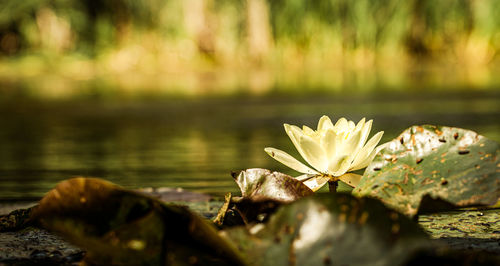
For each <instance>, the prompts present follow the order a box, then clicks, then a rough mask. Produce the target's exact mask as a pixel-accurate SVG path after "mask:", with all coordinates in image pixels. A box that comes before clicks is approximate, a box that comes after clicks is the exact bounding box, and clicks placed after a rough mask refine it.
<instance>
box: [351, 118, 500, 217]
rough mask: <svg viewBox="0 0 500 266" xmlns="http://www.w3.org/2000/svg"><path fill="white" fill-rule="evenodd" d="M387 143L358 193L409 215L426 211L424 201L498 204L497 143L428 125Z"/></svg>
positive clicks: (406, 132)
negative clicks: (423, 205)
mask: <svg viewBox="0 0 500 266" xmlns="http://www.w3.org/2000/svg"><path fill="white" fill-rule="evenodd" d="M386 145H387V146H385V148H384V149H383V150H381V151H380V152H379V153H378V154H377V156H376V157H375V159H374V160H373V161H372V163H371V164H370V165H368V167H367V168H366V171H365V173H364V175H363V178H362V179H361V182H360V183H359V185H358V186H357V187H356V188H355V189H354V190H353V194H354V195H358V196H370V197H375V198H378V199H380V200H382V201H383V202H384V203H385V204H387V205H388V206H390V207H392V208H394V209H396V210H398V211H400V212H402V213H405V214H407V215H409V216H414V215H416V214H417V213H418V212H419V211H420V212H425V211H426V210H425V209H423V207H422V208H420V207H421V205H422V204H421V202H422V200H423V199H426V200H425V201H426V202H427V204H425V206H427V207H426V208H428V207H432V206H433V205H434V206H435V207H436V206H438V203H439V205H440V206H444V207H445V208H449V207H450V205H452V206H458V207H466V206H476V205H493V204H495V203H496V202H497V201H498V199H499V197H500V163H499V151H500V148H499V146H500V145H499V144H498V143H497V142H495V141H492V140H489V139H487V138H485V137H483V136H480V135H478V134H477V133H475V132H473V131H470V130H465V129H460V128H453V127H441V126H431V125H424V126H413V127H411V128H409V129H407V130H405V131H404V132H403V133H402V134H401V135H400V136H399V137H397V138H396V139H394V140H392V141H391V142H389V143H387V144H386ZM428 199H431V200H435V201H436V202H435V203H436V204H432V203H431V204H429V202H428ZM443 203H445V204H443ZM447 205H448V206H447Z"/></svg>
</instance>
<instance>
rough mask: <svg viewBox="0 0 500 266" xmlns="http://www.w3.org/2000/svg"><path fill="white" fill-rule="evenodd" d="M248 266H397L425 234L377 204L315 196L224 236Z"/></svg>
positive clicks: (421, 243) (425, 242) (338, 196)
mask: <svg viewBox="0 0 500 266" xmlns="http://www.w3.org/2000/svg"><path fill="white" fill-rule="evenodd" d="M225 235H226V237H228V238H229V239H232V240H233V241H235V242H236V243H237V244H238V246H239V248H240V249H241V250H242V251H243V252H244V253H246V254H247V257H248V258H251V260H250V261H248V262H249V263H250V264H251V265H400V264H403V263H404V262H405V261H407V260H408V259H410V258H411V257H412V256H413V255H414V254H415V253H416V252H417V251H419V250H421V249H423V248H424V247H427V246H428V245H429V240H428V238H427V236H426V234H425V233H424V232H423V231H422V230H421V229H420V228H419V227H418V225H417V224H416V223H414V222H413V221H411V220H410V219H409V218H407V217H405V216H404V215H401V214H398V213H397V212H395V211H392V210H389V209H388V208H387V207H385V206H384V205H383V204H382V203H381V202H379V201H377V200H374V199H369V198H361V199H359V198H356V197H353V196H351V195H349V194H341V193H338V194H318V195H315V196H311V197H307V198H304V199H301V200H298V201H296V202H294V203H291V204H289V205H285V206H282V207H281V208H280V209H279V210H278V211H277V212H276V213H275V214H274V215H272V217H271V218H270V220H269V221H268V222H267V223H266V224H257V225H256V226H254V227H252V228H251V229H250V230H246V229H245V228H238V229H231V230H227V231H225Z"/></svg>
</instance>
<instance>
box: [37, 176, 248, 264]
mask: <svg viewBox="0 0 500 266" xmlns="http://www.w3.org/2000/svg"><path fill="white" fill-rule="evenodd" d="M33 218H34V219H35V220H37V221H38V222H39V223H40V224H41V225H42V226H43V227H44V228H46V229H48V230H50V231H53V232H56V233H59V234H60V235H62V236H63V237H64V238H65V239H67V240H68V241H70V242H72V243H74V244H75V245H77V246H79V247H82V248H83V249H85V250H86V251H87V256H86V260H87V261H89V262H91V263H97V264H99V265H125V264H126V265H190V264H201V265H212V264H222V265H233V264H236V265H241V264H242V260H241V258H240V256H239V254H238V253H237V251H236V250H235V249H234V247H233V246H232V245H231V244H230V243H228V242H227V241H225V240H224V239H222V238H221V237H220V236H219V235H218V234H217V231H216V230H215V228H214V227H213V226H212V225H211V224H209V223H208V222H207V221H205V220H204V219H202V218H201V217H199V216H198V215H196V214H193V213H192V212H190V211H189V210H188V209H187V208H185V207H181V206H175V205H167V204H163V203H161V202H159V201H158V200H156V199H153V198H150V197H147V196H144V195H141V194H139V193H136V192H132V191H128V190H125V189H123V188H121V187H119V186H116V185H114V184H112V183H109V182H106V181H103V180H99V179H93V178H73V179H69V180H66V181H64V182H62V183H60V184H59V185H57V187H56V188H55V189H53V190H51V191H50V192H49V193H48V194H47V195H46V196H45V197H44V198H43V199H42V200H41V201H40V204H39V205H38V206H37V207H35V209H34V210H33Z"/></svg>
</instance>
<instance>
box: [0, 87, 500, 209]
mask: <svg viewBox="0 0 500 266" xmlns="http://www.w3.org/2000/svg"><path fill="white" fill-rule="evenodd" d="M323 114H327V115H329V116H330V117H332V119H338V118H339V117H342V116H345V117H347V118H349V119H351V120H355V121H358V120H359V119H361V118H362V117H366V118H368V119H374V124H373V129H372V132H376V131H380V130H384V131H385V135H384V138H383V140H382V141H388V140H390V139H392V138H394V137H396V136H397V135H398V134H399V133H400V132H401V131H403V130H404V129H406V128H408V127H409V126H411V125H415V124H441V125H448V126H456V127H462V128H468V129H472V130H475V131H477V132H478V133H480V134H482V135H485V136H487V137H489V138H491V139H493V140H496V141H500V123H499V118H500V93H497V92H495V91H489V92H468V93H466V94H464V93H450V92H447V93H441V94H434V95H433V94H425V95H421V94H418V93H411V94H408V93H407V94H398V95H393V94H387V93H386V94H380V95H376V94H371V95H357V96H349V95H320V94H317V95H313V96H286V97H285V96H282V95H274V96H268V97H243V96H234V97H217V98H206V97H205V98H203V99H194V100H193V99H168V98H161V99H157V100H153V99H148V100H133V101H128V100H124V101H111V100H107V101H92V100H88V99H86V100H73V101H58V102H48V101H29V100H19V99H18V100H12V101H3V102H2V103H1V106H0V122H1V125H0V199H27V198H37V197H41V196H43V194H44V193H45V192H47V191H48V190H49V189H50V188H52V187H53V186H54V185H55V184H57V182H59V181H61V180H64V179H66V178H69V177H72V176H94V177H102V178H105V179H107V180H110V181H112V182H115V183H118V184H120V185H122V186H125V187H129V188H136V187H182V188H185V189H189V190H194V191H201V192H207V193H212V194H217V195H221V194H223V193H225V192H227V191H231V192H236V191H237V190H238V189H237V187H236V185H235V184H234V182H233V181H232V178H231V176H230V172H231V171H235V170H239V169H245V168H252V167H262V168H269V169H273V170H278V171H283V172H286V173H289V174H293V175H295V174H296V173H294V172H293V171H291V170H289V169H287V168H286V167H284V166H283V165H281V164H279V163H277V162H275V161H274V160H273V159H271V158H270V157H268V155H267V154H266V153H265V152H264V151H263V149H264V147H267V146H273V147H276V148H280V149H283V150H285V151H288V152H290V153H291V154H294V155H295V154H296V152H295V150H294V148H293V146H292V144H291V142H290V141H289V139H288V137H287V136H286V134H285V133H284V130H283V126H282V124H283V123H285V122H286V123H290V124H296V125H303V124H306V125H309V126H311V127H315V126H316V123H317V120H318V119H319V117H320V116H321V115H323ZM372 135H373V133H372Z"/></svg>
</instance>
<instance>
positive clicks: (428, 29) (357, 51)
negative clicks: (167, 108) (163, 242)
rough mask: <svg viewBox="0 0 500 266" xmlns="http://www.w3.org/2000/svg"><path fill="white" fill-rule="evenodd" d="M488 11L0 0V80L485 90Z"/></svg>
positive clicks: (495, 37) (498, 46) (491, 24)
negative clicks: (474, 88)
mask: <svg viewBox="0 0 500 266" xmlns="http://www.w3.org/2000/svg"><path fill="white" fill-rule="evenodd" d="M499 13H500V2H499V1H496V0H481V1H472V0H443V1H438V2H436V1H432V0H423V1H420V0H412V1H403V0H386V1H382V0H371V1H370V0H356V1H347V0H329V1H312V2H311V1H300V0H288V1H285V0H276V1H267V0H246V1H245V0H224V1H214V0H169V1H159V0H143V1H131V0H113V1H103V0H99V1H91V0H84V1H75V0H69V1H61V0H52V1H49V0H42V1H32V0H30V1H23V2H22V3H19V1H16V0H4V1H2V4H1V5H0V80H1V81H2V84H3V86H2V87H22V88H24V89H26V91H28V93H37V94H42V95H43V96H57V97H60V96H67V95H74V94H75V93H78V92H79V91H80V92H81V89H82V88H85V87H89V86H90V87H100V88H104V89H109V88H117V87H119V88H120V89H119V90H120V92H123V93H129V92H130V89H132V93H134V92H133V91H135V90H136V89H138V88H140V89H142V90H144V89H146V91H148V90H152V91H155V92H158V91H159V92H168V93H177V92H178V93H181V94H183V95H186V94H187V95H191V94H194V95H199V94H200V93H201V94H203V93H206V92H209V93H211V92H213V91H216V92H217V93H219V94H220V93H222V94H224V93H234V92H237V91H239V90H241V88H245V89H244V90H248V91H250V92H253V93H261V92H269V91H270V90H272V89H273V88H277V87H286V88H290V87H298V88H300V87H303V86H307V87H329V88H342V87H350V88H352V87H363V88H374V87H381V86H382V87H395V88H396V87H398V88H401V87H408V86H435V87H453V88H456V87H491V86H494V85H497V84H498V79H495V74H496V73H498V69H499V67H498V66H499V65H500V64H499V62H500V60H499V57H498V53H499V51H500V30H499V29H500V17H499V16H497V15H496V14H499ZM496 76H498V75H496ZM416 83H418V84H416ZM35 86H36V89H34V88H35ZM67 87H71V88H76V89H74V90H68V89H67ZM40 88H43V89H44V90H40Z"/></svg>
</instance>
